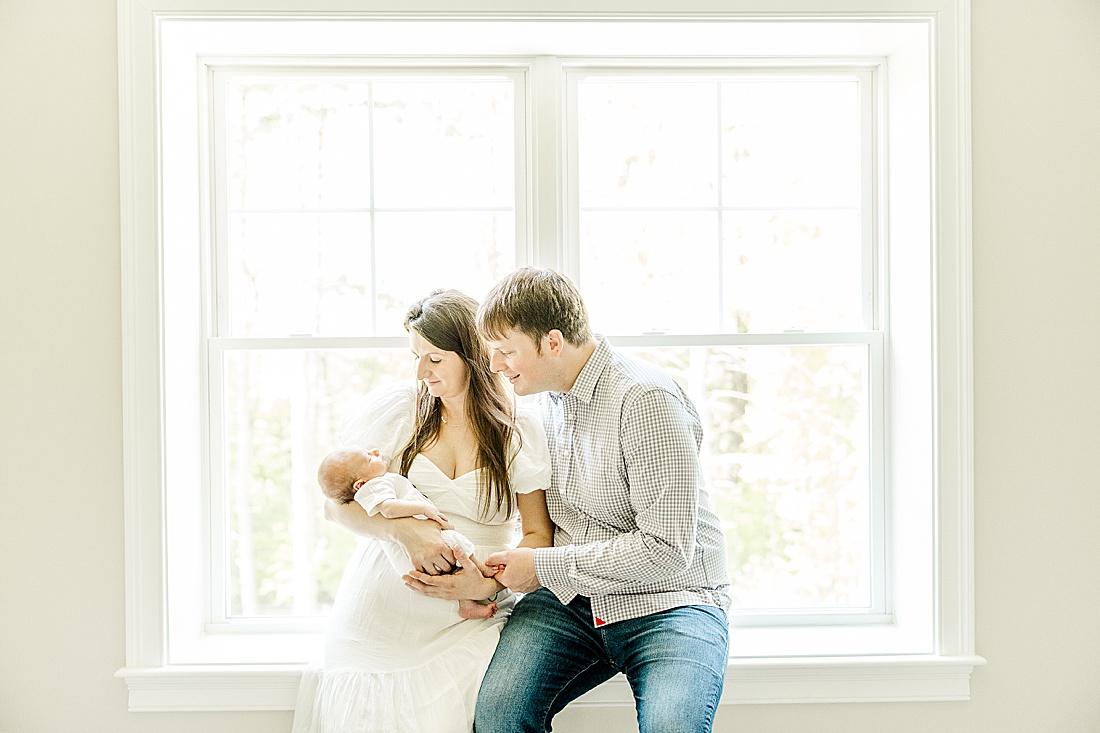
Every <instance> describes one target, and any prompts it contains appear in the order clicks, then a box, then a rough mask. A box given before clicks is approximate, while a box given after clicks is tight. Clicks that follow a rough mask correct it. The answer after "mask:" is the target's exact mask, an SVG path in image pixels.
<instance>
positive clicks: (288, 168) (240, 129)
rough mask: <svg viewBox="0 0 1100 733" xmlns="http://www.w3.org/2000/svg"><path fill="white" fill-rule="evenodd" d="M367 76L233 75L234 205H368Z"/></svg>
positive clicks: (229, 117)
mask: <svg viewBox="0 0 1100 733" xmlns="http://www.w3.org/2000/svg"><path fill="white" fill-rule="evenodd" d="M367 94H368V85H367V84H366V83H348V84H340V83H332V82H286V83H270V82H262V81H259V82H258V81H247V80H241V81H231V82H229V84H228V86H227V89H226V100H225V107H226V119H225V123H226V129H227V131H228V136H227V144H226V157H227V172H228V176H229V186H228V195H229V207H230V209H233V210H239V209H253V210H254V209H302V208H307V209H313V208H330V209H331V208H355V207H360V208H361V207H364V206H365V205H366V202H367V201H369V200H370V134H369V133H370V113H369V112H370V111H369V109H368V107H367V104H366V101H367V98H368V97H367Z"/></svg>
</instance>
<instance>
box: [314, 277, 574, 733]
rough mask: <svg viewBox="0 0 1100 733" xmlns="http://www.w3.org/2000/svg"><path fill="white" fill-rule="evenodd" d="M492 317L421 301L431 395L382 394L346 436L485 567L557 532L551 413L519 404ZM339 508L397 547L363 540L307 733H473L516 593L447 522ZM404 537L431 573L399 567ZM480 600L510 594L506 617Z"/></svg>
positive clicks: (451, 300) (500, 603)
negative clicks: (489, 342) (550, 497)
mask: <svg viewBox="0 0 1100 733" xmlns="http://www.w3.org/2000/svg"><path fill="white" fill-rule="evenodd" d="M476 311H477V303H476V301H474V300H473V299H472V298H469V297H467V296H465V295H463V294H461V293H459V292H457V291H454V290H440V291H435V292H433V293H432V294H431V295H429V296H428V297H427V298H424V299H423V300H421V301H419V302H418V303H416V304H415V305H413V306H412V307H411V308H410V309H409V312H408V314H407V315H406V318H405V328H406V330H407V331H408V332H409V340H410V345H411V347H412V351H413V354H414V355H415V356H416V379H417V385H416V387H415V388H414V387H412V386H409V387H407V388H406V387H398V388H389V389H383V390H380V391H377V392H375V393H372V394H371V395H370V396H369V397H368V398H367V400H365V402H364V404H363V405H362V406H361V407H360V408H359V409H358V410H356V411H355V412H354V413H353V414H352V415H351V417H349V418H348V419H347V420H346V421H345V423H344V425H343V426H342V428H341V430H340V438H341V440H342V441H343V442H344V443H345V444H347V445H350V446H357V447H359V448H362V449H364V450H366V451H373V450H375V449H377V450H378V452H379V454H380V456H381V458H382V459H384V460H385V461H386V462H387V463H388V467H389V468H388V470H389V471H391V472H394V473H397V474H400V475H402V476H405V477H407V478H408V479H409V481H410V482H411V483H412V484H413V486H415V488H416V489H417V490H418V491H419V492H420V494H423V497H424V498H425V499H426V500H427V501H428V502H430V503H431V504H432V505H434V506H435V507H437V508H438V510H439V512H441V513H442V514H443V515H445V517H446V519H447V520H448V521H449V522H450V523H451V524H452V525H453V527H454V530H456V531H457V532H459V533H461V534H462V535H464V536H465V537H466V538H468V539H469V540H470V542H471V543H472V544H473V546H474V558H478V559H484V558H485V557H488V555H489V554H491V553H493V552H496V551H498V550H502V549H504V548H506V547H512V546H515V544H516V541H517V540H516V537H517V533H518V532H521V536H520V537H519V540H518V544H519V545H521V546H527V547H546V546H549V545H551V544H552V538H553V525H552V523H551V521H550V517H549V515H548V513H547V510H546V502H545V498H544V489H545V488H546V487H547V485H548V484H549V480H550V464H549V455H548V453H547V449H546V438H545V435H544V433H543V428H542V422H541V419H540V417H539V416H538V414H537V412H528V411H524V410H516V409H514V408H513V403H512V401H511V400H510V399H509V398H508V397H507V395H506V392H505V390H504V387H503V385H502V383H501V381H500V378H499V376H498V375H495V374H493V373H492V372H491V371H490V369H489V353H488V350H487V348H486V347H485V345H484V343H483V342H482V340H481V339H480V337H479V336H478V334H477V331H476V328H475V315H476ZM325 513H326V516H327V517H329V518H330V519H334V520H335V521H337V522H339V523H341V524H343V525H344V526H345V527H347V528H348V529H350V530H351V531H353V532H355V533H356V534H359V535H362V536H364V537H368V538H373V539H375V540H382V541H378V542H360V543H359V546H358V547H357V548H356V551H355V554H354V555H353V556H352V558H351V560H350V561H349V564H348V568H347V570H346V571H345V572H344V577H343V580H342V581H341V583H340V589H339V591H338V592H337V596H336V601H335V604H334V606H333V609H332V614H331V616H330V617H329V620H328V629H327V632H326V637H325V648H324V662H323V664H318V665H313V666H311V667H309V668H308V669H307V670H306V672H305V673H304V675H303V678H302V683H301V687H300V688H299V694H298V705H297V709H296V711H295V717H294V728H293V730H294V733H307V732H308V733H330V732H332V733H336V732H339V733H366V732H368V731H408V732H409V733H414V732H419V731H443V732H451V733H469V731H471V730H472V727H473V719H474V703H475V701H476V700H477V693H478V687H479V686H480V684H481V678H482V676H483V675H484V673H485V669H486V667H487V666H488V664H489V660H490V659H491V658H492V655H493V651H494V650H495V648H496V643H497V639H498V638H499V635H500V630H501V626H502V625H503V623H504V621H505V619H506V618H507V616H508V613H509V612H510V609H511V605H512V599H511V597H510V592H509V591H507V590H506V589H504V587H503V586H502V585H501V584H500V583H499V582H497V581H496V580H495V579H494V578H492V577H486V576H485V574H484V573H483V570H482V569H479V564H478V563H477V562H476V561H475V560H474V559H473V558H469V557H467V555H466V553H465V552H463V550H462V549H461V548H459V547H456V548H454V549H452V547H451V545H450V544H448V542H446V541H444V539H443V536H442V534H441V527H440V524H439V523H438V522H436V521H430V520H426V519H422V518H417V517H403V518H395V519H388V518H386V517H384V516H383V515H382V514H374V515H368V513H367V511H366V510H365V509H364V508H363V506H362V505H361V504H360V503H359V502H356V501H350V502H348V503H334V502H332V501H329V502H326V507H325ZM420 516H423V515H420ZM520 519H521V520H522V521H521V522H519V521H518V520H520ZM520 528H522V529H521V530H520ZM391 542H392V543H396V544H397V545H399V546H400V547H401V548H403V549H404V554H405V555H407V556H408V559H409V561H411V562H408V563H406V567H405V571H406V572H407V571H409V570H413V569H415V570H417V571H420V573H418V574H417V576H416V577H412V576H409V575H407V574H406V575H404V576H402V574H401V573H400V572H398V571H397V570H396V569H395V567H394V564H393V562H392V561H391V559H389V558H388V557H387V553H386V546H387V545H388V544H389V543H391ZM389 546H390V548H391V553H390V557H392V555H393V553H392V545H389ZM459 566H460V567H459ZM482 567H483V566H482ZM442 573H449V575H447V582H446V583H440V584H439V585H434V584H433V582H432V578H431V577H428V578H425V576H424V575H423V574H426V575H427V576H432V577H440V576H441V574H442ZM413 588H416V590H414V589H413ZM469 599H473V600H475V601H480V602H483V603H485V602H493V601H495V602H496V604H497V609H498V610H497V611H496V613H495V614H494V615H493V616H492V617H488V618H463V617H462V616H460V615H459V612H458V604H456V603H454V601H458V600H469Z"/></svg>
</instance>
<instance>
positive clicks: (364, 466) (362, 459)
mask: <svg viewBox="0 0 1100 733" xmlns="http://www.w3.org/2000/svg"><path fill="white" fill-rule="evenodd" d="M354 461H355V465H354V466H353V470H354V472H355V473H356V474H358V476H359V478H365V479H368V480H369V479H372V478H378V477H379V476H381V475H382V474H384V473H385V472H386V469H387V468H389V464H388V463H386V461H385V460H384V459H383V458H382V455H381V454H380V453H379V452H378V449H377V448H375V449H374V450H364V451H359V452H358V453H357V454H356V456H355V458H354Z"/></svg>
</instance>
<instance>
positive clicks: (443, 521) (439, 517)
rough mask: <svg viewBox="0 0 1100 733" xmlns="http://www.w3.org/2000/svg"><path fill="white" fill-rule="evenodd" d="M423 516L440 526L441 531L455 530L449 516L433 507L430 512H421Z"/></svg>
mask: <svg viewBox="0 0 1100 733" xmlns="http://www.w3.org/2000/svg"><path fill="white" fill-rule="evenodd" d="M421 514H423V515H424V518H425V519H430V520H431V521H433V522H435V523H436V524H438V525H439V528H440V529H454V528H455V527H454V525H453V524H451V520H449V519H447V516H446V515H445V514H443V512H441V511H439V510H438V509H436V508H435V507H432V508H431V509H430V510H427V511H424V512H421Z"/></svg>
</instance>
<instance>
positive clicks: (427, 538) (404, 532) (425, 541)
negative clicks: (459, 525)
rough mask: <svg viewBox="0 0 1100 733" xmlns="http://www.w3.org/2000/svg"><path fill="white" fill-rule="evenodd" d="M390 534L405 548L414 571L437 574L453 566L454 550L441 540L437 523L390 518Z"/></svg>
mask: <svg viewBox="0 0 1100 733" xmlns="http://www.w3.org/2000/svg"><path fill="white" fill-rule="evenodd" d="M387 521H389V522H392V523H393V525H394V526H393V528H392V533H391V534H392V536H393V540H394V542H397V543H398V544H399V545H401V547H402V548H404V550H405V554H407V555H408V556H409V559H410V560H411V561H412V564H413V568H415V570H416V572H419V573H422V574H424V575H428V576H438V575H439V574H440V573H446V572H448V571H450V570H451V568H453V567H454V564H455V554H456V553H455V552H454V551H453V550H452V549H451V548H450V547H448V546H447V543H446V542H444V541H443V537H442V536H441V535H440V533H439V525H438V524H436V523H435V522H426V521H424V520H423V519H411V518H410V519H390V520H387Z"/></svg>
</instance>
